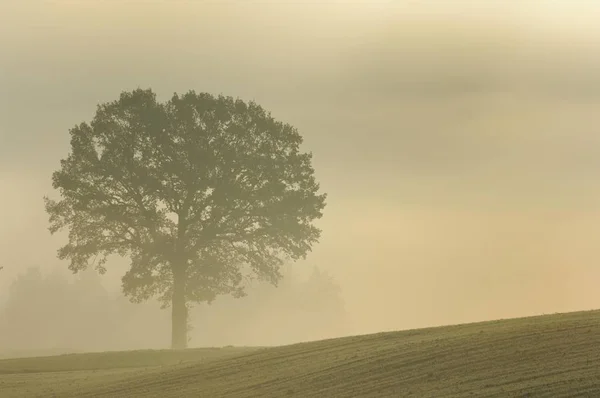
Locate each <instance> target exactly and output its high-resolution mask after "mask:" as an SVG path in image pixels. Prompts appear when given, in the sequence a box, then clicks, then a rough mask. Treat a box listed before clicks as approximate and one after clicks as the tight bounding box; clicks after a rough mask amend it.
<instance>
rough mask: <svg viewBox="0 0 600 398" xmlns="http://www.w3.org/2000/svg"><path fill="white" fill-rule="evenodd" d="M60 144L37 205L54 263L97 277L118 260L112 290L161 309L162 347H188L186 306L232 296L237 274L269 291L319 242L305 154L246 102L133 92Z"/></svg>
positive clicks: (319, 198) (320, 197) (293, 135)
mask: <svg viewBox="0 0 600 398" xmlns="http://www.w3.org/2000/svg"><path fill="white" fill-rule="evenodd" d="M70 134H71V151H70V153H69V155H68V157H67V158H66V159H64V160H62V161H61V167H60V169H59V170H58V171H56V172H54V174H53V178H52V182H53V187H54V188H55V189H57V190H58V191H59V193H60V199H59V200H52V199H49V198H48V197H46V198H44V200H45V205H46V211H47V212H48V214H49V220H50V232H51V233H55V232H57V231H59V230H63V229H67V230H68V232H69V241H68V243H67V244H66V245H65V246H63V247H62V248H60V249H59V251H58V257H59V258H60V259H67V260H69V262H70V264H69V268H70V269H71V270H72V271H73V272H77V271H80V270H83V269H86V268H87V267H88V266H90V265H93V266H94V267H96V268H97V269H98V270H99V271H100V272H102V273H103V272H105V271H106V269H105V263H106V260H107V257H108V256H109V255H111V254H118V255H121V256H124V257H128V258H129V259H130V260H131V267H130V269H129V270H128V272H127V273H126V274H125V276H124V277H123V280H122V282H123V291H124V293H125V294H126V295H127V296H129V297H130V299H131V300H132V301H134V302H140V301H143V300H146V299H149V298H150V297H154V296H158V297H159V298H160V299H161V300H162V301H163V303H164V304H165V306H167V305H171V306H172V347H173V348H184V347H185V346H186V344H187V309H188V307H187V306H188V304H189V303H194V302H210V301H212V300H213V299H214V298H215V297H216V296H217V295H220V294H233V295H236V296H241V295H243V284H242V282H243V277H244V275H245V272H247V271H249V272H250V273H251V274H253V275H256V276H258V277H260V278H262V279H266V280H268V281H270V282H271V283H273V284H276V283H277V281H278V280H279V278H280V277H281V274H280V272H279V270H280V266H281V265H282V264H283V262H284V261H286V260H296V259H299V258H304V257H305V256H306V254H307V253H308V252H309V251H310V250H311V247H312V245H313V244H315V243H316V242H317V241H318V239H319V236H320V230H319V229H318V228H316V227H315V226H314V225H313V221H314V220H316V219H318V218H320V217H321V216H322V210H323V209H324V207H325V198H326V195H325V194H323V193H319V184H318V183H317V182H316V180H315V177H314V169H313V167H312V164H311V160H312V155H311V154H310V153H304V152H301V151H300V145H301V143H302V137H301V136H300V134H299V133H298V131H297V130H296V129H295V128H294V127H292V126H290V125H289V124H285V123H282V122H279V121H277V120H275V119H274V118H273V117H272V116H271V114H270V113H268V112H266V111H265V110H264V109H263V108H262V107H261V106H259V105H257V104H256V103H254V102H249V103H246V102H244V101H242V100H239V99H234V98H232V97H225V96H213V95H210V94H206V93H195V92H193V91H190V92H188V93H186V94H185V95H181V96H180V95H177V94H174V95H173V97H172V98H171V99H170V100H169V101H167V102H165V103H160V102H158V101H157V99H156V95H155V94H154V92H153V91H152V90H149V89H148V90H142V89H137V90H134V91H132V92H123V93H122V94H121V95H120V98H119V99H118V100H116V101H114V102H110V103H105V104H102V105H99V106H98V108H97V111H96V114H95V116H94V118H93V120H92V121H91V123H81V124H79V125H78V126H76V127H74V128H72V129H71V130H70Z"/></svg>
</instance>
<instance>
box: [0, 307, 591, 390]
mask: <svg viewBox="0 0 600 398" xmlns="http://www.w3.org/2000/svg"><path fill="white" fill-rule="evenodd" d="M36 396H39V397H130V396H131V397H282V396H296V397H321V398H323V397H369V396H373V397H377V396H382V397H386V396H392V397H394V396H397V397H405V396H407V397H408V396H414V397H475V396H476V397H510V396H516V397H524V396H535V397H567V396H568V397H573V396H587V397H591V396H600V311H587V312H577V313H568V314H558V315H544V316H538V317H529V318H520V319H509V320H500V321H492V322H483V323H473V324H465V325H457V326H445V327H439V328H428V329H419V330H410V331H402V332H390V333H379V334H373V335H364V336H355V337H346V338H339V339H333V340H323V341H316V342H309V343H301V344H295V345H290V346H283V347H273V348H212V349H209V348H206V349H190V350H185V351H131V352H114V353H90V354H72V355H62V356H53V357H43V358H22V359H10V360H1V361H0V397H3V398H4V397H36Z"/></svg>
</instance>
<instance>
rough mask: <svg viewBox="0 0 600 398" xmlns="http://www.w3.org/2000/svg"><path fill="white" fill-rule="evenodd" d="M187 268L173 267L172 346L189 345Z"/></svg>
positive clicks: (179, 347) (177, 347)
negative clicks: (186, 293) (186, 298)
mask: <svg viewBox="0 0 600 398" xmlns="http://www.w3.org/2000/svg"><path fill="white" fill-rule="evenodd" d="M185 282H186V280H185V269H182V267H173V297H172V298H171V310H172V314H171V348H172V349H174V350H181V349H184V348H186V347H187V320H188V317H187V307H186V302H185Z"/></svg>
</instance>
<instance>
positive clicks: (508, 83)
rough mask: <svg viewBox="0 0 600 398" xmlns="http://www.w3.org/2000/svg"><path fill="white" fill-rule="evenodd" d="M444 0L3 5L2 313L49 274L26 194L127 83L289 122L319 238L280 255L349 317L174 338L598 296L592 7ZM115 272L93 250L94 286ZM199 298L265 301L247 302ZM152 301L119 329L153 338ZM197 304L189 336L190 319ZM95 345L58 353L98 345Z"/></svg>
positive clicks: (281, 334)
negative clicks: (31, 278) (310, 166)
mask: <svg viewBox="0 0 600 398" xmlns="http://www.w3.org/2000/svg"><path fill="white" fill-rule="evenodd" d="M441 3H442V2H435V1H421V2H416V1H397V2H393V1H371V2H367V1H359V2H349V1H348V2H342V1H333V0H330V1H323V2H320V3H319V4H313V3H308V2H307V3H305V4H304V3H303V4H299V3H294V2H292V1H282V2H277V3H275V2H257V1H256V2H255V1H247V2H219V3H217V2H210V1H206V2H204V1H198V2H160V1H148V2H134V1H129V2H116V1H103V2H101V1H94V0H89V1H59V0H57V1H53V2H49V1H48V2H43V1H33V0H32V1H29V2H13V1H10V0H4V1H0V15H3V16H5V18H4V19H5V22H6V23H3V24H2V25H1V26H0V50H1V51H0V53H1V54H2V56H1V57H2V58H1V59H0V61H1V62H0V192H1V193H2V195H0V266H3V267H4V269H3V270H2V271H0V309H1V308H2V306H1V304H2V303H4V305H5V307H6V306H8V303H9V302H10V300H9V299H10V290H9V287H10V286H11V285H12V284H13V283H14V281H16V280H17V278H18V277H19V275H24V274H26V272H28V271H27V270H28V269H29V268H30V267H39V268H40V270H41V272H42V273H43V274H51V273H52V272H55V271H54V270H56V269H61V270H65V271H64V272H67V271H66V268H67V264H66V263H64V262H60V261H59V260H57V259H56V249H58V247H60V245H61V244H63V242H65V239H66V238H65V236H64V235H56V236H50V234H49V232H48V230H47V227H48V222H47V216H46V214H45V213H44V208H43V202H42V196H43V195H48V194H50V195H53V194H54V193H53V192H52V190H51V184H50V183H51V180H50V177H51V173H52V171H54V170H55V169H57V168H58V167H59V160H60V159H61V158H64V157H65V156H66V155H67V153H68V150H69V135H68V129H69V128H71V127H72V126H74V125H75V124H78V123H80V122H83V121H89V120H90V119H91V117H92V116H93V113H94V111H95V108H96V105H97V104H98V103H102V102H105V101H111V100H113V99H116V98H117V97H118V95H119V93H120V92H121V91H123V90H132V89H135V88H137V87H142V88H146V87H151V88H152V89H153V90H155V91H156V92H157V93H158V94H159V96H160V97H161V98H162V99H164V98H167V97H169V96H170V95H171V94H172V93H173V92H179V93H181V92H185V91H187V90H191V89H194V90H196V91H206V92H210V93H213V94H219V93H223V94H225V95H232V96H234V97H240V98H241V99H244V100H255V101H256V102H257V103H259V104H260V105H262V106H263V107H265V108H266V109H267V110H269V111H271V112H272V114H273V116H274V117H275V118H276V119H278V120H282V121H285V122H287V123H290V124H292V125H294V126H295V127H297V128H298V129H299V132H300V133H301V134H302V135H303V136H304V138H305V142H304V148H305V149H306V150H309V151H312V152H313V154H314V166H315V169H316V175H317V178H318V180H319V181H320V182H321V186H322V189H323V191H324V192H327V193H328V200H327V202H328V205H327V207H326V208H325V215H324V217H323V219H322V220H320V222H319V224H318V226H319V227H320V228H322V229H323V235H322V238H321V241H320V243H319V244H318V245H316V246H315V248H314V250H313V252H312V253H310V254H309V256H308V258H307V260H305V261H299V262H297V263H295V264H293V266H292V268H293V270H294V272H295V273H297V274H295V275H298V276H297V277H298V278H300V280H303V279H302V278H305V279H306V278H308V275H310V273H311V271H312V269H313V268H314V267H318V269H320V270H323V271H324V272H327V273H328V274H329V275H331V276H332V277H333V278H334V280H335V282H336V283H337V284H338V285H339V287H340V293H339V295H340V298H341V300H342V301H343V304H344V309H345V317H346V318H345V319H346V320H344V321H343V322H342V321H340V324H337V325H330V326H328V327H327V328H321V327H317V326H318V325H316V323H318V322H322V320H321V321H317V320H314V319H313V320H310V321H309V320H306V321H305V323H304V328H303V330H305V331H307V330H310V329H314V330H319V333H312V334H310V335H309V334H307V333H304V334H302V333H297V331H294V330H289V329H286V328H283V327H281V328H278V327H277V322H274V321H273V322H272V323H270V324H269V325H271V326H270V327H269V328H270V329H271V331H270V334H268V335H267V334H264V335H262V337H261V338H260V339H258V338H250V337H248V334H246V337H244V333H238V334H237V335H233V336H232V337H231V338H228V339H221V340H219V339H214V338H213V339H212V340H211V338H209V337H208V336H207V335H199V336H201V337H197V338H196V340H195V341H194V340H193V343H192V344H193V345H196V344H198V345H203V344H208V345H211V344H212V345H221V344H223V345H225V344H231V345H244V344H249V345H252V344H257V345H268V344H269V343H272V344H284V343H287V342H293V341H297V340H302V339H317V338H324V337H333V336H334V335H345V334H359V333H371V332H379V331H384V330H399V329H408V328H416V327H424V326H432V325H443V324H454V323H462V322H469V321H480V320H489V319H498V318H509V317H517V316H524V315H535V314H542V313H554V312H565V311H572V310H584V309H591V308H598V305H599V304H600V293H598V290H597V289H596V288H595V286H596V283H597V278H599V277H600V270H599V269H598V268H597V267H596V263H597V262H598V261H599V260H600V249H599V248H600V246H598V245H597V244H596V237H597V236H598V234H599V233H600V178H599V177H600V135H599V134H598V132H597V120H596V119H597V116H596V115H597V114H598V112H599V111H600V74H599V73H598V70H600V69H599V67H600V57H599V56H598V55H597V54H599V53H600V52H598V49H599V44H600V29H598V28H597V27H596V25H597V24H594V21H597V18H598V16H600V6H598V5H595V4H592V2H584V1H575V0H570V1H568V0H562V1H555V2H542V1H534V0H530V1H522V2H518V3H517V2H514V4H510V5H506V2H501V1H492V0H490V1H482V2H479V3H481V4H480V5H478V6H477V7H474V6H473V5H472V4H466V2H465V3H464V4H463V3H461V2H448V3H452V6H450V5H446V6H442V5H441ZM479 3H478V4H479ZM26 4H27V5H28V6H26ZM142 15H143V16H142ZM594 18H596V19H594ZM595 122H596V123H595ZM127 265H128V263H127V262H126V261H125V260H122V259H119V258H115V259H112V260H111V261H110V262H109V263H108V264H107V267H108V272H107V274H106V275H103V276H102V277H101V279H100V281H101V282H100V283H101V284H102V286H103V287H104V289H106V291H107V292H108V293H107V294H109V295H110V297H113V298H114V297H117V296H118V292H119V287H120V278H121V276H122V275H123V274H124V272H125V271H126V269H127ZM84 293H85V292H81V293H80V294H81V295H83V294H84ZM30 294H31V295H32V297H31V300H33V301H35V300H39V299H40V298H39V297H35V295H36V294H37V293H35V291H33V292H31V293H30ZM44 294H46V295H59V294H60V293H59V292H55V293H51V292H49V291H48V292H46V293H44ZM282 294H283V293H282ZM81 297H83V296H81ZM46 298H47V299H48V300H50V298H49V297H46ZM50 301H52V300H50ZM219 303H222V304H219ZM123 305H124V306H125V304H123ZM130 305H131V306H133V304H130ZM148 305H149V306H152V305H154V304H152V303H150V304H148ZM213 305H214V306H215V307H214V308H216V309H219V308H221V309H222V311H223V312H226V311H225V309H223V308H222V307H218V306H219V305H222V306H225V307H227V311H230V313H231V314H233V313H234V311H235V308H236V307H237V306H239V307H237V308H244V311H246V310H247V311H249V312H250V313H253V312H252V311H250V309H251V308H254V309H255V310H256V311H257V312H256V313H257V314H258V313H259V312H261V311H262V312H261V314H262V315H260V316H261V317H263V318H264V317H267V315H266V314H267V313H268V311H267V310H265V309H264V308H266V307H261V308H263V310H260V308H259V307H260V306H263V305H264V303H262V304H261V303H257V302H254V301H252V300H250V298H242V299H238V300H234V299H231V298H221V297H220V298H218V299H217V301H216V302H215V303H214V304H213ZM252 306H255V307H252ZM123 308H125V307H123ZM127 308H129V307H127ZM132 308H140V309H139V311H142V309H141V308H142V306H140V307H135V306H134V307H132ZM143 308H146V307H143ZM216 309H213V310H212V311H216ZM259 310H260V311H259ZM132 311H133V310H132ZM152 311H156V312H152V314H154V315H152V317H150V318H152V319H155V323H154V324H153V326H148V325H149V323H148V322H149V321H148V320H145V321H142V320H139V324H138V326H136V327H139V328H143V327H147V328H150V327H151V328H154V329H153V330H154V331H153V332H148V333H149V334H152V333H156V334H155V335H152V336H150V337H151V338H150V339H149V340H147V341H146V344H147V345H148V346H153V347H154V346H156V345H157V344H158V342H157V341H158V340H159V338H160V336H162V334H161V333H162V332H160V328H161V327H164V328H165V330H167V328H168V326H169V325H168V312H167V311H162V312H159V310H158V309H156V308H153V309H152ZM205 311H209V310H205ZM280 312H281V311H280ZM156 314H162V315H156ZM155 315H156V316H155ZM194 315H195V316H194V317H193V322H194V326H195V328H196V330H203V329H202V328H204V330H207V327H208V326H207V323H209V322H210V321H211V318H210V316H209V314H208V312H206V314H205V315H206V319H204V320H203V318H202V312H201V311H200V312H198V314H194ZM38 316H39V317H44V314H43V313H42V314H39V315H38ZM90 317H93V315H92V314H90ZM257 317H258V315H257ZM231 318H234V317H233V315H231ZM90 319H92V318H90ZM131 319H137V318H134V317H133V315H132V318H131ZM227 319H229V318H228V317H227V316H224V317H223V318H221V320H220V321H219V323H218V324H219V325H220V326H219V328H220V329H222V330H226V329H228V328H229V329H230V328H235V327H236V326H235V323H234V321H233V319H230V322H229V324H228V322H226V320H227ZM46 321H48V322H51V321H52V319H48V320H46ZM213 321H214V319H213ZM248 322H250V321H248ZM256 322H257V324H260V325H267V323H265V322H266V320H265V319H261V320H258V319H257V320H256ZM310 322H315V325H311V324H310ZM342 323H343V327H342V326H340V325H342ZM140 325H143V326H140ZM96 327H97V329H98V332H99V333H100V334H102V332H106V333H108V332H109V331H110V330H111V329H110V328H111V327H113V326H110V325H109V324H107V325H106V329H103V328H104V325H103V324H102V323H98V325H97V326H96ZM264 327H265V328H266V326H264ZM0 330H1V329H0ZM136 330H139V329H136ZM210 330H215V329H214V325H213V326H212V329H210ZM243 330H246V331H247V333H251V332H250V329H249V326H247V327H246V329H243ZM198 333H200V332H198ZM206 333H208V332H206ZM165 336H166V335H165ZM202 336H203V337H202ZM267 336H269V337H267ZM0 337H2V336H0ZM115 339H116V340H114V341H112V342H109V343H110V344H109V343H106V345H107V347H108V346H110V347H113V348H115V347H116V348H119V349H124V348H132V347H133V343H131V346H128V344H125V343H124V342H128V341H129V342H131V340H127V338H126V337H123V338H122V340H119V338H117V337H115ZM92 340H93V339H92V338H90V339H89V345H86V344H84V343H85V341H84V342H82V343H81V344H79V346H78V347H77V349H80V350H86V349H105V348H106V347H104V346H103V347H95V346H94V344H93V343H94V342H93V341H92ZM163 340H164V341H165V343H166V342H167V338H166V337H165V338H164V339H163ZM225 340H227V341H225ZM53 344H54V343H51V342H48V344H47V346H46V347H41V346H40V347H36V349H40V350H42V349H46V348H47V349H50V348H53ZM111 344H112V345H111ZM110 347H109V348H110ZM71 348H72V347H71ZM106 349H108V348H106Z"/></svg>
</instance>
